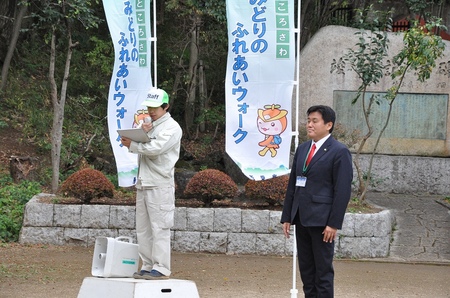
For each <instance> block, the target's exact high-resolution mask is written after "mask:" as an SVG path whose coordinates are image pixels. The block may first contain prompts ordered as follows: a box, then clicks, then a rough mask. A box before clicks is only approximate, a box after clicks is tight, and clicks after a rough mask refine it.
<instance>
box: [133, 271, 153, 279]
mask: <svg viewBox="0 0 450 298" xmlns="http://www.w3.org/2000/svg"><path fill="white" fill-rule="evenodd" d="M144 274H150V271H147V270H141V271H139V272H135V273H133V278H136V279H144V277H143V275H144Z"/></svg>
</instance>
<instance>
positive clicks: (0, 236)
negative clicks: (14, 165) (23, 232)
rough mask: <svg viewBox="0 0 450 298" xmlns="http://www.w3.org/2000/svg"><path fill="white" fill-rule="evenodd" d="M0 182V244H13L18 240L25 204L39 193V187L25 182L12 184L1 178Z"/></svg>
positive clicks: (35, 183)
mask: <svg viewBox="0 0 450 298" xmlns="http://www.w3.org/2000/svg"><path fill="white" fill-rule="evenodd" d="M0 180H1V181H0V187H1V188H0V242H13V241H17V240H18V239H19V233H20V229H21V228H22V221H23V211H24V207H25V204H26V203H27V202H28V201H29V200H30V199H31V198H32V197H33V196H34V195H36V194H38V193H40V192H41V185H40V184H39V183H37V182H34V181H26V180H23V181H21V182H20V183H19V184H13V183H11V182H10V181H11V179H5V178H3V177H2V178H1V179H0Z"/></svg>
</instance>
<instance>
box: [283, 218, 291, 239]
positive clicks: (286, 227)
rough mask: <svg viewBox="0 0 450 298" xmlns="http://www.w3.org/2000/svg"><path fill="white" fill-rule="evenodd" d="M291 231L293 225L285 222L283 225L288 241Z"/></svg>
mask: <svg viewBox="0 0 450 298" xmlns="http://www.w3.org/2000/svg"><path fill="white" fill-rule="evenodd" d="M290 230H291V224H290V223H288V222H284V223H283V233H284V236H285V237H286V238H287V239H289V237H290V236H289V231H290Z"/></svg>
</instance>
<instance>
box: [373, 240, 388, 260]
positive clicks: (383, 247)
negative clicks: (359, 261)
mask: <svg viewBox="0 0 450 298" xmlns="http://www.w3.org/2000/svg"><path fill="white" fill-rule="evenodd" d="M390 240H391V237H390V235H387V236H383V237H372V238H370V258H386V257H388V255H389V243H390Z"/></svg>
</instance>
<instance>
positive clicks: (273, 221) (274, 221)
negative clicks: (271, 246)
mask: <svg viewBox="0 0 450 298" xmlns="http://www.w3.org/2000/svg"><path fill="white" fill-rule="evenodd" d="M280 220H281V211H270V212H269V233H275V234H283V225H282V224H281V223H280Z"/></svg>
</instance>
